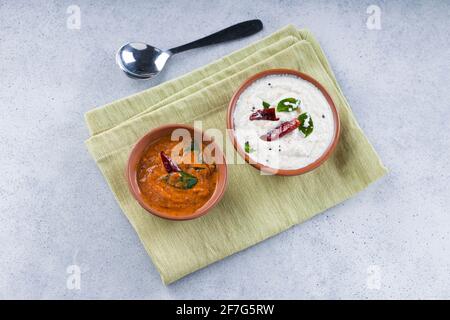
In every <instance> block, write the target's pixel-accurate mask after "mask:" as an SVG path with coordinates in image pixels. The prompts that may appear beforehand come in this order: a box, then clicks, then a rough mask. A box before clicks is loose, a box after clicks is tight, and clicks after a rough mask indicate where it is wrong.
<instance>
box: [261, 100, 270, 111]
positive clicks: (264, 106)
mask: <svg viewBox="0 0 450 320" xmlns="http://www.w3.org/2000/svg"><path fill="white" fill-rule="evenodd" d="M262 105H263V108H264V109H269V108H270V103H268V102H265V101H263V102H262Z"/></svg>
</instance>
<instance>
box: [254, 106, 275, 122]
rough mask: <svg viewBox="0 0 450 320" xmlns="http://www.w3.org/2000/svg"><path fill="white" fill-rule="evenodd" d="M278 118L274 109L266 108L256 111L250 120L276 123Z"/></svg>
mask: <svg viewBox="0 0 450 320" xmlns="http://www.w3.org/2000/svg"><path fill="white" fill-rule="evenodd" d="M279 119H280V118H277V116H276V114H275V108H267V109H260V110H256V112H254V113H252V114H251V115H250V120H251V121H253V120H270V121H277V120H279Z"/></svg>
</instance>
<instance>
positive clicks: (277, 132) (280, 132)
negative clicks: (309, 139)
mask: <svg viewBox="0 0 450 320" xmlns="http://www.w3.org/2000/svg"><path fill="white" fill-rule="evenodd" d="M299 126H300V121H299V120H298V119H297V118H296V119H292V120H290V121H286V122H283V123H282V124H280V125H279V126H277V127H275V128H273V129H272V130H270V131H269V132H267V133H266V134H265V135H263V136H261V139H262V140H265V141H273V140H277V139H279V138H281V137H282V136H284V135H286V134H288V133H289V132H291V131H294V130H295V129H297V128H298V127H299Z"/></svg>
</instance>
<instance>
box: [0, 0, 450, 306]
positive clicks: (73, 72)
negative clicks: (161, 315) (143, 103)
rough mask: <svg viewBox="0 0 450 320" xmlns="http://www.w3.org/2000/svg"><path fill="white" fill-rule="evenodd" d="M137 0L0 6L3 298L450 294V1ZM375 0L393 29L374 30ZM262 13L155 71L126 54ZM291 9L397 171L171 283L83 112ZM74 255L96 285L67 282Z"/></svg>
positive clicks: (213, 54) (274, 22)
mask: <svg viewBox="0 0 450 320" xmlns="http://www.w3.org/2000/svg"><path fill="white" fill-rule="evenodd" d="M127 3H128V4H125V2H124V1H91V2H88V1H81V0H80V1H57V2H56V1H55V2H50V1H33V2H31V1H12V0H11V1H1V2H0V108H1V116H0V143H1V159H0V170H1V179H0V298H67V299H72V298H75V299H76V298H162V299H170V298H450V277H449V275H450V252H449V241H450V216H449V213H450V210H449V209H450V197H449V194H450V192H449V189H450V161H449V157H450V130H449V129H450V125H449V122H450V111H449V104H450V103H449V101H450V90H448V89H449V83H450V76H449V74H450V68H449V60H450V59H449V57H450V50H449V47H450V46H449V37H448V31H449V29H450V23H449V21H450V19H449V18H450V14H449V13H450V3H449V1H258V2H257V4H255V3H256V1H245V0H241V1H229V0H228V1H225V0H223V1H209V0H203V1H188V0H186V1H129V2H128V1H127ZM72 4H76V5H78V6H79V7H80V8H81V29H80V30H70V29H68V28H67V27H66V19H67V17H68V14H67V13H66V9H67V7H68V6H69V5H72ZM370 4H376V5H379V6H380V7H381V10H382V14H381V19H382V30H379V31H376V30H368V29H367V27H366V19H367V17H368V15H367V13H366V8H367V7H368V6H369V5H370ZM255 17H257V18H260V19H262V20H263V22H264V24H265V28H264V31H263V32H262V33H260V34H258V35H256V36H253V37H252V38H250V39H245V40H242V41H237V42H233V43H229V44H226V45H220V46H215V47H211V48H208V49H200V50H196V51H191V52H186V53H184V54H182V55H179V56H177V57H176V58H174V59H173V60H172V61H171V63H170V66H169V67H168V68H167V70H166V72H165V73H164V74H163V75H162V76H161V77H160V78H158V79H157V80H156V81H153V82H136V81H134V80H131V79H128V78H127V77H125V76H124V75H123V74H122V73H121V71H119V69H118V67H116V65H115V63H114V54H115V51H116V49H117V48H118V47H119V46H120V45H121V44H123V43H124V42H126V41H129V40H133V39H137V40H143V41H147V42H149V43H151V44H155V45H158V46H160V47H163V48H164V47H171V46H175V45H179V44H183V43H184V42H186V41H188V40H193V39H196V38H198V37H200V36H203V35H205V34H207V33H209V32H213V31H216V30H218V29H220V28H222V27H225V26H228V25H231V24H233V23H235V22H239V21H241V20H245V19H250V18H255ZM287 23H293V24H296V25H297V26H299V27H307V28H309V29H311V30H312V31H313V32H314V34H315V35H316V36H317V38H318V40H319V41H320V43H321V44H322V46H323V48H324V50H325V52H326V54H327V56H328V57H329V60H330V63H331V65H332V67H333V69H334V70H335V72H336V75H337V78H338V80H339V82H340V84H341V85H342V89H343V91H344V93H345V94H346V96H347V98H348V100H349V101H350V104H351V105H352V108H353V110H354V113H355V116H356V118H357V119H358V121H359V123H360V125H361V126H362V128H363V130H364V131H365V132H366V134H367V136H368V138H369V140H370V141H371V142H372V143H373V145H374V146H375V149H376V150H377V151H378V152H379V154H380V156H381V158H382V159H383V161H384V163H385V164H386V166H387V167H388V168H389V169H390V173H389V174H388V175H387V176H386V177H385V178H383V179H382V180H380V181H378V182H377V183H375V184H374V185H372V186H371V187H370V188H368V189H367V190H366V191H364V192H362V193H360V194H359V195H357V196H355V197H354V198H352V199H351V200H349V201H346V202H345V203H342V204H340V205H338V206H337V207H335V208H333V209H331V210H328V211H327V212H326V213H324V214H322V215H320V216H317V217H316V218H314V219H312V220H310V221H309V222H307V223H304V224H302V225H300V226H297V227H294V228H292V229H290V230H288V231H287V232H284V233H282V234H280V235H278V236H276V237H274V238H272V239H270V240H268V241H265V242H263V243H261V244H259V245H257V246H255V247H253V248H251V249H249V250H246V251H244V252H240V253H238V254H236V255H234V256H232V257H230V258H227V259H225V260H224V261H221V262H219V263H216V264H214V265H212V266H209V267H208V268H206V269H203V270H201V271H199V272H196V273H194V274H192V275H190V276H188V277H186V278H184V279H182V280H181V281H179V282H177V283H175V284H173V285H170V286H168V287H165V286H164V285H163V284H162V283H161V281H160V279H159V275H158V273H157V271H156V270H155V268H154V267H153V265H152V263H151V261H150V259H149V257H148V256H147V254H146V253H145V251H144V248H143V247H142V246H141V245H140V243H139V240H138V238H137V236H136V234H135V233H134V231H133V230H132V227H131V226H130V225H129V223H128V222H127V220H126V218H125V217H124V215H123V214H122V213H121V211H120V209H119V207H118V206H117V204H116V202H115V201H114V198H113V196H112V194H111V192H110V191H109V189H108V187H107V185H106V183H105V181H104V180H103V178H102V176H101V174H100V172H99V171H98V169H97V167H96V166H95V163H94V161H93V160H92V159H91V158H90V156H89V154H88V152H87V150H86V149H85V146H84V144H83V142H84V140H85V139H86V138H87V137H88V132H87V129H86V127H85V125H84V120H83V114H84V112H86V111H88V110H89V109H91V108H93V107H95V106H99V105H102V104H105V103H107V102H111V101H113V100H114V99H117V98H121V97H124V96H126V95H129V94H132V93H135V92H138V91H140V90H142V89H145V88H147V87H149V86H151V85H153V84H155V83H159V82H162V81H165V80H167V79H171V78H174V77H176V76H178V75H182V74H184V73H186V72H189V71H190V70H192V69H194V68H197V67H200V66H202V65H204V64H206V63H208V62H211V61H213V60H215V59H217V58H219V57H221V56H223V55H224V54H227V53H230V52H232V51H233V50H235V49H238V48H241V47H242V46H244V45H246V44H248V43H250V42H252V41H254V40H257V39H260V38H261V37H262V36H263V35H268V34H270V33H271V32H273V31H275V30H277V29H279V28H280V27H282V26H284V25H286V24H287ZM74 263H75V264H78V265H81V267H82V270H83V274H82V277H81V290H68V289H67V288H66V279H67V276H68V275H67V273H66V268H67V266H69V265H71V264H74ZM371 266H378V267H371ZM371 268H378V269H377V270H379V273H378V274H377V275H375V276H378V277H379V279H380V280H381V282H380V284H381V286H380V287H379V289H371V288H373V287H371V286H370V285H369V286H368V281H369V283H370V279H371V278H370V274H369V273H368V271H370V270H371Z"/></svg>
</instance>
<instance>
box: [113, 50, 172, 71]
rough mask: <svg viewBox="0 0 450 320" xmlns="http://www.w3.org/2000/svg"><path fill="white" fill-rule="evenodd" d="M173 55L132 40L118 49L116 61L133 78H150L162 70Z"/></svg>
mask: <svg viewBox="0 0 450 320" xmlns="http://www.w3.org/2000/svg"><path fill="white" fill-rule="evenodd" d="M171 55H172V54H171V53H170V51H163V50H161V49H159V48H156V47H153V46H150V45H148V44H146V43H143V42H130V43H127V44H125V45H124V46H122V47H121V48H120V49H119V50H118V51H117V55H116V61H117V64H118V65H119V67H120V68H121V69H122V70H123V71H124V72H125V73H126V74H127V75H128V76H130V77H131V78H135V79H150V78H153V77H155V76H157V75H158V74H159V73H160V72H161V70H162V69H163V68H164V65H165V64H166V62H167V60H169V58H170V56H171Z"/></svg>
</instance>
